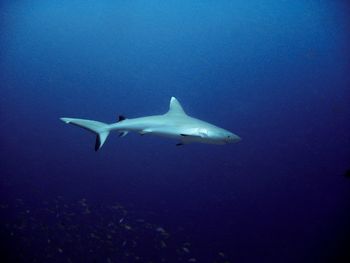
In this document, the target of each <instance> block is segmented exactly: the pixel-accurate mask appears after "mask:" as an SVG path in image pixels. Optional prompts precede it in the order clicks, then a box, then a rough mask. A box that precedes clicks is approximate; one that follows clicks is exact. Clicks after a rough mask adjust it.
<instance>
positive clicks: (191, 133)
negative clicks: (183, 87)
mask: <svg viewBox="0 0 350 263" xmlns="http://www.w3.org/2000/svg"><path fill="white" fill-rule="evenodd" d="M60 119H61V120H62V121H64V122H65V123H69V124H73V125H75V126H79V127H81V128H84V129H86V130H88V131H91V132H93V133H95V134H96V143H95V151H98V150H99V149H101V147H102V146H103V144H104V143H105V141H106V139H107V137H108V135H109V133H110V132H111V131H117V132H119V133H120V136H121V137H124V136H125V135H127V134H128V133H129V132H137V133H139V134H141V135H145V134H152V135H157V136H161V137H167V138H173V139H177V140H178V143H177V144H176V145H177V146H180V145H184V144H188V143H192V142H199V143H207V144H228V143H236V142H239V141H240V140H241V138H240V137H239V136H238V135H236V134H234V133H232V132H230V131H228V130H225V129H223V128H220V127H217V126H215V125H213V124H210V123H208V122H205V121H202V120H199V119H196V118H193V117H191V116H188V115H187V114H186V113H185V111H184V110H183V108H182V106H181V104H180V103H179V101H178V100H177V99H176V98H175V97H172V98H171V99H170V106H169V111H168V112H166V113H165V114H163V115H152V116H146V117H140V118H133V119H127V118H125V117H124V116H122V115H121V116H119V120H118V121H117V122H116V123H112V124H107V123H103V122H99V121H93V120H86V119H75V118H65V117H64V118H60Z"/></svg>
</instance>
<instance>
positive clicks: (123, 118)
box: [118, 115, 126, 122]
mask: <svg viewBox="0 0 350 263" xmlns="http://www.w3.org/2000/svg"><path fill="white" fill-rule="evenodd" d="M125 119H126V118H125V117H124V116H123V115H119V117H118V122H120V121H123V120H125Z"/></svg>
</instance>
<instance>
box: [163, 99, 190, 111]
mask: <svg viewBox="0 0 350 263" xmlns="http://www.w3.org/2000/svg"><path fill="white" fill-rule="evenodd" d="M166 114H171V115H173V114H174V115H175V114H176V115H186V113H185V111H184V110H183V108H182V106H181V104H180V102H179V101H178V100H177V99H176V98H175V97H171V99H170V105H169V111H168V112H167V113H166Z"/></svg>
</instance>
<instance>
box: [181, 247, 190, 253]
mask: <svg viewBox="0 0 350 263" xmlns="http://www.w3.org/2000/svg"><path fill="white" fill-rule="evenodd" d="M182 250H183V251H185V252H186V253H190V250H189V249H188V248H187V247H183V248H182Z"/></svg>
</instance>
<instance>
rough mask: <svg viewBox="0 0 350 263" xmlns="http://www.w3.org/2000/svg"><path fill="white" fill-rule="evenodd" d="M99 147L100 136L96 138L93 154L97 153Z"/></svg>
mask: <svg viewBox="0 0 350 263" xmlns="http://www.w3.org/2000/svg"><path fill="white" fill-rule="evenodd" d="M100 145H101V141H100V136H98V135H97V136H96V142H95V152H97V151H98V149H100Z"/></svg>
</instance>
